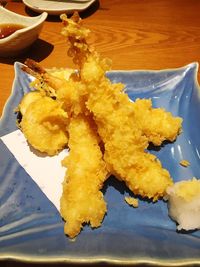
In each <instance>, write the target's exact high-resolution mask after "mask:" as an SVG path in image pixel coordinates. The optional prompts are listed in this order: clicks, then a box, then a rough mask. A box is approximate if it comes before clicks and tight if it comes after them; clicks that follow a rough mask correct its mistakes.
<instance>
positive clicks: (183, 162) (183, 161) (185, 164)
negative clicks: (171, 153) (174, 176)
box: [180, 159, 190, 167]
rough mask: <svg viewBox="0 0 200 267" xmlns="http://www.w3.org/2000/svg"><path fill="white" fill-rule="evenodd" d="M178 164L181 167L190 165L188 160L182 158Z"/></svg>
mask: <svg viewBox="0 0 200 267" xmlns="http://www.w3.org/2000/svg"><path fill="white" fill-rule="evenodd" d="M180 165H181V166H183V167H188V166H190V162H189V161H188V160H185V159H183V160H181V161H180Z"/></svg>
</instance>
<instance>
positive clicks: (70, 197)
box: [60, 115, 107, 238]
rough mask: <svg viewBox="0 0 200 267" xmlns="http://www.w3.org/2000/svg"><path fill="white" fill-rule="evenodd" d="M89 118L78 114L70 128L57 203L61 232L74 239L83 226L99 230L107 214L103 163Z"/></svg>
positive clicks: (94, 130)
mask: <svg viewBox="0 0 200 267" xmlns="http://www.w3.org/2000/svg"><path fill="white" fill-rule="evenodd" d="M95 127H96V126H95V125H94V122H93V121H92V120H91V118H89V117H86V116H84V115H79V116H78V117H76V118H72V119H71V122H70V125H69V148H70V154H69V156H68V157H67V158H66V159H65V160H64V161H63V164H64V166H66V167H67V172H66V177H65V180H64V182H63V194H62V197H61V201H60V207H61V210H60V211H61V216H62V217H63V218H64V220H66V223H65V227H64V231H65V233H66V234H67V235H69V237H71V238H73V237H75V236H76V235H78V234H79V232H80V230H81V228H82V226H83V223H90V225H91V227H98V226H100V225H101V222H102V220H103V218H104V215H105V213H106V210H107V208H106V203H105V201H104V198H103V193H102V192H101V191H100V189H101V188H102V186H103V182H104V181H105V179H106V178H107V170H106V164H105V162H104V161H103V158H102V152H101V150H100V147H99V144H98V142H99V137H98V135H97V132H96V129H95Z"/></svg>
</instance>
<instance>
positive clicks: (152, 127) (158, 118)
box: [133, 99, 182, 146]
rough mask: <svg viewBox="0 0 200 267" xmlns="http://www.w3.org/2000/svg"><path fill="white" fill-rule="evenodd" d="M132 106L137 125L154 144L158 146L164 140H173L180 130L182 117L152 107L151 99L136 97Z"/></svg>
mask: <svg viewBox="0 0 200 267" xmlns="http://www.w3.org/2000/svg"><path fill="white" fill-rule="evenodd" d="M133 108H134V114H135V119H136V120H137V122H138V126H139V127H140V129H141V130H142V132H143V134H144V135H145V136H146V137H147V138H148V141H149V142H152V143H153V144H154V145H156V146H160V145H161V144H162V143H163V141H166V140H167V141H170V142H173V141H174V140H175V139H176V137H177V135H178V134H179V133H180V132H181V124H182V118H180V117H174V116H172V114H171V113H170V112H166V111H165V110H164V109H163V108H153V107H152V101H151V99H136V101H135V102H133Z"/></svg>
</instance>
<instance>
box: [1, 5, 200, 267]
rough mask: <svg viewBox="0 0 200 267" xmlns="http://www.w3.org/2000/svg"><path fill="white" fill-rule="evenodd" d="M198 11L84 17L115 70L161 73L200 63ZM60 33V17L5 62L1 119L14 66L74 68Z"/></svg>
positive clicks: (104, 11) (109, 8) (167, 8)
mask: <svg viewBox="0 0 200 267" xmlns="http://www.w3.org/2000/svg"><path fill="white" fill-rule="evenodd" d="M6 8H8V9H10V10H12V11H15V12H16V13H19V14H24V15H28V16H34V15H36V14H35V13H33V12H31V11H30V10H28V9H27V8H25V6H24V5H23V4H22V3H17V2H12V1H10V2H9V3H8V5H7V6H6ZM199 10H200V1H199V0H173V1H172V0H171V1H169V0H151V1H148V0H123V1H122V0H100V1H99V2H96V3H95V4H93V5H92V6H91V7H90V8H89V9H88V10H86V11H84V12H81V13H80V14H81V17H82V18H83V20H84V24H85V26H86V27H88V28H90V29H91V30H92V36H91V41H92V42H94V43H95V46H96V48H97V50H98V51H99V52H100V53H101V54H102V55H104V56H105V57H109V58H111V59H112V60H113V69H126V70H128V69H132V70H136V69H155V70H157V69H164V68H175V67H180V66H184V65H186V64H188V63H191V62H194V61H196V62H199V61H200V16H199ZM60 30H61V22H60V19H59V17H48V19H47V20H46V22H45V24H44V27H43V29H42V32H41V34H40V37H39V39H38V40H37V41H36V42H35V43H34V45H33V46H32V47H31V48H30V50H29V52H27V53H26V54H25V55H23V56H22V57H19V58H12V59H8V58H7V59H2V58H0V77H1V78H0V114H1V113H2V109H3V106H4V104H5V102H6V100H7V98H8V96H9V95H10V93H11V87H12V82H13V78H14V69H13V63H14V62H15V61H20V62H23V61H24V60H25V58H26V57H30V58H33V59H35V60H36V61H39V62H41V64H42V65H43V66H44V67H53V66H57V67H73V65H72V61H71V59H70V58H69V57H68V56H67V44H66V41H65V38H63V36H61V35H60ZM0 266H3V265H2V263H0ZM4 266H9V267H10V266H13V265H12V263H5V265H4ZM19 266H21V267H23V266H30V265H29V264H28V265H26V264H19ZM37 266H38V265H37ZM51 266H52V265H51ZM59 266H60V265H59ZM98 266H100V265H98Z"/></svg>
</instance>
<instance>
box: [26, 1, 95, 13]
mask: <svg viewBox="0 0 200 267" xmlns="http://www.w3.org/2000/svg"><path fill="white" fill-rule="evenodd" d="M22 1H23V3H24V4H25V5H26V6H27V7H29V8H30V9H32V10H33V11H35V12H38V13H42V12H44V11H45V12H47V13H48V14H49V15H60V14H62V13H66V14H70V13H73V12H74V11H75V10H76V11H82V10H85V9H87V8H88V7H89V6H90V5H91V4H92V3H94V2H95V1H96V0H69V1H68V0H58V1H56V0H55V1H54V0H22Z"/></svg>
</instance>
